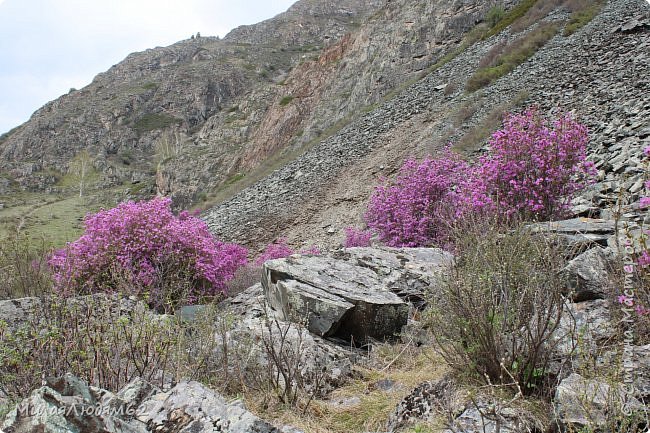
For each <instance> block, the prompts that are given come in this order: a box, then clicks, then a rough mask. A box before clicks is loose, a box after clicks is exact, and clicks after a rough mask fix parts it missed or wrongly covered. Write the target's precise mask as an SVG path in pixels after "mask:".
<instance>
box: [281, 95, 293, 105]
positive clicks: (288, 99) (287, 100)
mask: <svg viewBox="0 0 650 433" xmlns="http://www.w3.org/2000/svg"><path fill="white" fill-rule="evenodd" d="M291 101H293V96H291V95H287V96H284V97H283V98H282V99H280V106H282V107H284V106H285V105H288V104H289V103H291Z"/></svg>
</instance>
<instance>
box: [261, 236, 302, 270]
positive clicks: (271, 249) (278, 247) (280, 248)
mask: <svg viewBox="0 0 650 433" xmlns="http://www.w3.org/2000/svg"><path fill="white" fill-rule="evenodd" d="M292 254H294V251H293V249H291V247H290V246H288V245H287V240H286V239H285V238H278V239H277V240H276V241H275V242H273V243H270V244H268V245H267V246H266V248H265V249H264V251H262V254H260V255H259V256H258V257H257V259H255V265H257V266H262V265H263V264H264V262H266V261H267V260H274V259H282V258H284V257H289V256H290V255H292Z"/></svg>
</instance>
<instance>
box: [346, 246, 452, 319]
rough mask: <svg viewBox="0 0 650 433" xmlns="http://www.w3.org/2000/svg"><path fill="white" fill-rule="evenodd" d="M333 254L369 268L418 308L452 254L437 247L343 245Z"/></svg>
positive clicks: (444, 268) (447, 268) (423, 303)
mask: <svg viewBox="0 0 650 433" xmlns="http://www.w3.org/2000/svg"><path fill="white" fill-rule="evenodd" d="M333 257H335V258H337V259H339V260H344V261H346V262H348V263H350V264H352V265H356V266H361V267H364V268H368V269H370V270H371V271H373V272H374V273H375V274H376V275H377V276H378V277H379V278H380V279H381V280H382V282H383V284H384V285H385V286H386V288H388V289H389V290H390V291H391V292H393V293H395V294H396V295H398V296H399V297H400V298H402V299H403V300H404V301H406V302H408V303H410V304H412V305H413V306H414V307H416V308H418V309H421V308H423V307H424V306H425V305H426V299H427V297H428V296H430V295H434V294H435V293H434V292H435V287H437V285H438V284H439V277H440V275H441V274H444V273H445V272H447V271H449V268H450V266H451V265H452V263H453V260H454V256H453V255H452V254H451V253H449V252H447V251H444V250H442V249H440V248H391V247H381V248H370V247H355V248H345V249H342V250H339V251H337V252H335V253H334V254H333Z"/></svg>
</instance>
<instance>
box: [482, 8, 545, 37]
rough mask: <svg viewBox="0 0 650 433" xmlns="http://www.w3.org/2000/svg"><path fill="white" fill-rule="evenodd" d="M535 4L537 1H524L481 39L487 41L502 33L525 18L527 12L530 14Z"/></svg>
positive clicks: (507, 13)
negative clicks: (529, 11) (529, 10)
mask: <svg viewBox="0 0 650 433" xmlns="http://www.w3.org/2000/svg"><path fill="white" fill-rule="evenodd" d="M535 3H537V0H523V1H522V2H521V3H519V4H518V5H517V6H515V7H514V8H512V9H511V10H509V11H508V12H506V13H505V14H504V15H503V16H502V18H501V19H500V20H498V21H497V22H496V23H495V24H494V25H493V26H492V27H491V28H490V29H489V30H488V31H486V32H485V33H484V34H483V35H481V39H483V40H485V39H487V38H489V37H490V36H494V35H497V34H499V33H501V32H502V31H503V30H504V29H505V28H506V27H508V26H509V25H510V24H512V23H514V22H515V21H516V20H518V19H519V18H521V17H523V16H524V15H525V14H526V12H528V9H530V8H531V7H533V5H534V4H535Z"/></svg>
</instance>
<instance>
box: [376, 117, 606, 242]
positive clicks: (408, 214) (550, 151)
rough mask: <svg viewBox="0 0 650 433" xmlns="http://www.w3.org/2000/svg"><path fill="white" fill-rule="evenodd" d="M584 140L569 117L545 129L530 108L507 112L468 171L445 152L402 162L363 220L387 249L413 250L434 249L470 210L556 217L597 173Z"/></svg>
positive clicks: (580, 128) (520, 216)
mask: <svg viewBox="0 0 650 433" xmlns="http://www.w3.org/2000/svg"><path fill="white" fill-rule="evenodd" d="M587 142H588V134H587V130H586V128H585V127H584V126H583V125H581V124H580V123H578V122H576V121H574V120H573V119H572V118H571V117H570V116H569V115H568V114H567V115H564V116H561V117H560V118H559V119H558V120H556V121H554V122H553V124H552V125H551V126H549V124H548V122H547V121H546V120H545V119H544V118H543V117H542V116H541V115H540V114H539V113H538V112H537V110H536V109H535V108H531V109H528V110H526V111H525V112H524V113H522V114H512V115H508V116H506V119H505V121H504V127H503V129H501V130H499V131H497V132H495V133H494V134H493V135H492V138H491V140H490V152H489V153H488V154H486V155H485V156H483V157H481V158H480V159H479V160H478V162H477V164H475V165H473V166H470V165H469V164H467V163H466V162H464V161H462V160H461V159H460V158H459V156H458V155H455V154H454V153H453V152H452V151H451V150H450V149H446V150H445V152H444V154H443V155H442V156H441V157H440V158H437V159H425V160H424V161H422V162H420V163H418V162H416V161H414V160H408V161H406V162H405V163H404V165H403V166H402V168H401V169H400V172H399V174H398V176H397V179H396V180H395V181H393V182H386V181H384V182H383V183H382V184H381V185H379V186H378V187H377V188H376V189H375V192H374V194H373V195H372V197H371V199H370V204H369V206H368V210H367V212H366V214H365V219H366V222H367V224H368V227H370V228H371V229H373V230H374V231H376V232H377V233H378V235H379V238H380V240H382V241H384V242H386V243H387V244H388V245H390V246H417V245H429V244H432V243H434V244H435V243H437V244H440V243H441V242H442V241H444V240H445V238H446V236H447V233H448V231H449V226H450V225H451V224H453V222H454V221H456V220H458V219H459V218H461V217H465V216H467V215H471V214H475V213H477V212H490V213H492V214H495V215H497V216H498V218H499V219H500V220H502V221H508V220H510V219H511V218H513V217H514V218H516V219H538V220H546V219H553V218H559V217H562V216H564V214H565V212H566V210H567V207H568V205H569V203H570V200H571V198H572V196H573V195H574V194H575V193H576V192H577V191H579V190H580V189H582V188H584V186H585V185H586V184H587V183H588V182H589V180H590V179H591V178H592V177H593V176H594V175H595V173H596V170H595V167H594V166H593V163H591V162H588V161H586V145H587Z"/></svg>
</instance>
